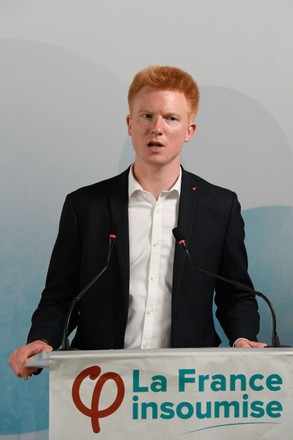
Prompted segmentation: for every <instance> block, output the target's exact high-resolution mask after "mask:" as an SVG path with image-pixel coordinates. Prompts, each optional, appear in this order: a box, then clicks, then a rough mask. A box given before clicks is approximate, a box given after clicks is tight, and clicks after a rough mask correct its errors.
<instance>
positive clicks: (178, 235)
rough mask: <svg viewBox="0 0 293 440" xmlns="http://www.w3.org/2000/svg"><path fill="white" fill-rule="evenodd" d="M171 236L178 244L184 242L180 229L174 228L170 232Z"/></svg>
mask: <svg viewBox="0 0 293 440" xmlns="http://www.w3.org/2000/svg"><path fill="white" fill-rule="evenodd" d="M172 232H173V235H174V237H175V240H176V241H177V242H178V243H180V242H185V237H184V234H183V232H182V231H181V229H180V228H178V227H176V228H174V229H173V230H172Z"/></svg>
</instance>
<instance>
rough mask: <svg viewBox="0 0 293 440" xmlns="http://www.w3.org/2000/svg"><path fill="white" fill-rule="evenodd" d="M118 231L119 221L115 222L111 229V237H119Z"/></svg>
mask: <svg viewBox="0 0 293 440" xmlns="http://www.w3.org/2000/svg"><path fill="white" fill-rule="evenodd" d="M117 232H118V223H117V222H113V223H112V226H111V229H110V234H109V237H110V238H112V239H116V238H117Z"/></svg>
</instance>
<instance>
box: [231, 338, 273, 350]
mask: <svg viewBox="0 0 293 440" xmlns="http://www.w3.org/2000/svg"><path fill="white" fill-rule="evenodd" d="M266 346H267V344H265V343H264V342H255V341H249V340H248V339H238V340H237V341H236V342H235V344H234V347H236V348H264V347H266Z"/></svg>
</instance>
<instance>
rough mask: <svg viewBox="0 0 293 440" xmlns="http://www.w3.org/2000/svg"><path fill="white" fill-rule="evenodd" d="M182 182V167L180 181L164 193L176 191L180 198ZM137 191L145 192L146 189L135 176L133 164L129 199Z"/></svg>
mask: <svg viewBox="0 0 293 440" xmlns="http://www.w3.org/2000/svg"><path fill="white" fill-rule="evenodd" d="M181 180H182V169H181V167H180V171H179V176H178V179H177V180H176V182H175V183H174V185H173V186H172V188H171V189H170V190H164V192H171V191H176V192H177V193H178V195H179V196H180V191H181ZM136 191H144V189H143V188H142V187H141V186H140V184H139V183H138V181H137V180H136V179H135V177H134V175H133V164H132V165H131V167H130V170H129V176H128V197H131V196H132V195H133V194H134V193H135V192H136Z"/></svg>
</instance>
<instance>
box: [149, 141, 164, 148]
mask: <svg viewBox="0 0 293 440" xmlns="http://www.w3.org/2000/svg"><path fill="white" fill-rule="evenodd" d="M147 146H148V147H150V148H161V147H163V146H164V145H163V144H161V142H157V141H150V142H149V143H148V144H147Z"/></svg>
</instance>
